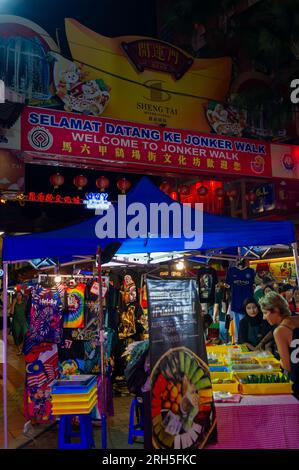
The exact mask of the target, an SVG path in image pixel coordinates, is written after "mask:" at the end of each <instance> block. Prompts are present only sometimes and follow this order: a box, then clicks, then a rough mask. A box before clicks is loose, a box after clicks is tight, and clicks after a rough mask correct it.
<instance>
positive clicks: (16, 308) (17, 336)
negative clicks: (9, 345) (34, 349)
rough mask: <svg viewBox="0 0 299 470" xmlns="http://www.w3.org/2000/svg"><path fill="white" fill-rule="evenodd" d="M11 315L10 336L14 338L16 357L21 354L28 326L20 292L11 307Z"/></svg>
mask: <svg viewBox="0 0 299 470" xmlns="http://www.w3.org/2000/svg"><path fill="white" fill-rule="evenodd" d="M11 313H12V335H13V338H14V342H15V345H16V346H17V349H18V352H17V355H18V356H20V355H21V354H22V347H23V343H24V339H25V335H26V333H27V331H28V325H27V321H26V302H25V298H24V295H23V293H22V292H21V291H18V292H17V293H16V295H15V298H14V300H13V303H12V307H11Z"/></svg>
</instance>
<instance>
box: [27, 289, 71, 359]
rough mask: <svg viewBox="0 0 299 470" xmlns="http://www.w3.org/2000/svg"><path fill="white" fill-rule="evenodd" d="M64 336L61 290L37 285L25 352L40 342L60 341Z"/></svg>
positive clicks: (34, 290) (33, 294)
mask: <svg viewBox="0 0 299 470" xmlns="http://www.w3.org/2000/svg"><path fill="white" fill-rule="evenodd" d="M61 337H62V303H61V299H60V294H59V292H58V291H57V290H56V289H55V288H53V289H50V288H43V287H42V286H37V287H36V288H35V289H33V290H32V299H31V309H30V326H29V331H28V333H27V335H26V338H25V346H24V349H25V354H27V353H28V352H29V351H30V349H31V348H32V347H33V346H34V345H37V344H39V343H43V342H49V343H60V341H61Z"/></svg>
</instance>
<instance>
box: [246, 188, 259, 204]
mask: <svg viewBox="0 0 299 470" xmlns="http://www.w3.org/2000/svg"><path fill="white" fill-rule="evenodd" d="M256 199H257V195H256V193H255V192H254V191H249V193H247V194H246V201H248V202H250V204H253V203H254V202H255V201H256Z"/></svg>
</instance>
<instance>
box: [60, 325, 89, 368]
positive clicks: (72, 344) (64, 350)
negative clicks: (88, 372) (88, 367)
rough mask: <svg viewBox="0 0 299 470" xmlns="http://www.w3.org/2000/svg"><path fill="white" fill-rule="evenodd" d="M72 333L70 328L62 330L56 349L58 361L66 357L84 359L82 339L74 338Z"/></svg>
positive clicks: (64, 359) (66, 358)
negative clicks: (59, 342)
mask: <svg viewBox="0 0 299 470" xmlns="http://www.w3.org/2000/svg"><path fill="white" fill-rule="evenodd" d="M72 333H73V332H72V330H70V329H64V330H63V338H62V341H61V344H60V346H59V350H58V355H59V361H60V362H63V361H66V360H68V359H84V344H83V341H77V340H74V339H73V334H72Z"/></svg>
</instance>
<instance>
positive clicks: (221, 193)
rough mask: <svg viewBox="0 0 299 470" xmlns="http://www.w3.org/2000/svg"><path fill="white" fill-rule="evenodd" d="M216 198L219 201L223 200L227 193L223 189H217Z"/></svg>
mask: <svg viewBox="0 0 299 470" xmlns="http://www.w3.org/2000/svg"><path fill="white" fill-rule="evenodd" d="M215 196H216V197H217V198H218V199H223V198H224V196H225V191H224V189H223V188H216V189H215Z"/></svg>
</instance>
